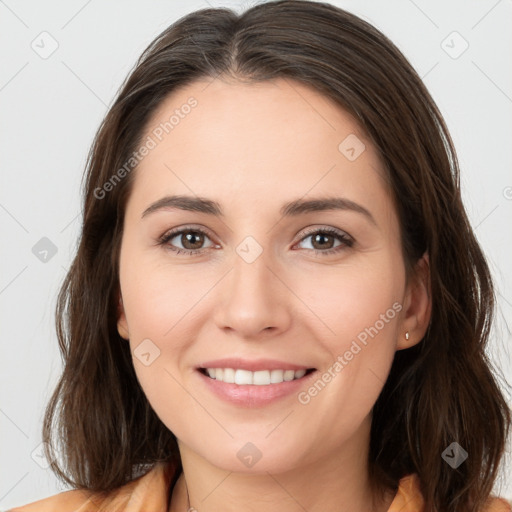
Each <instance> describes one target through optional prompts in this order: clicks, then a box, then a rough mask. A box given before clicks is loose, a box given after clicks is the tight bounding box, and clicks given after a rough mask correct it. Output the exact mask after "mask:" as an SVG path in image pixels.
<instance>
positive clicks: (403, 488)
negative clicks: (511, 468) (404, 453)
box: [388, 473, 512, 512]
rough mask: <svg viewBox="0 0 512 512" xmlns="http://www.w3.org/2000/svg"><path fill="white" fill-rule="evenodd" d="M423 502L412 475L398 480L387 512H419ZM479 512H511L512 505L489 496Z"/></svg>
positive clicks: (417, 480)
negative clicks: (396, 488)
mask: <svg viewBox="0 0 512 512" xmlns="http://www.w3.org/2000/svg"><path fill="white" fill-rule="evenodd" d="M424 506H425V501H424V499H423V496H422V495H421V491H420V482H419V477H418V475H417V474H416V473H412V474H410V475H407V476H405V477H403V478H402V479H401V480H400V483H399V488H398V492H397V493H396V496H395V499H394V501H393V502H392V504H391V507H390V508H389V509H388V512H421V511H423V510H424ZM481 512H512V503H511V502H510V501H507V500H506V499H504V498H501V497H498V496H493V495H491V496H489V498H488V499H487V501H486V502H485V506H484V507H483V509H482V511H481Z"/></svg>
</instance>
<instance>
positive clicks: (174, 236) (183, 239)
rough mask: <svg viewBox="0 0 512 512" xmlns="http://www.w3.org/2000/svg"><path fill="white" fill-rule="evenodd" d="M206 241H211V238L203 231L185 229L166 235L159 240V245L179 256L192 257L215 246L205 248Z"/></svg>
mask: <svg viewBox="0 0 512 512" xmlns="http://www.w3.org/2000/svg"><path fill="white" fill-rule="evenodd" d="M206 239H208V240H209V239H210V238H209V236H208V235H207V234H206V233H205V232H204V231H202V230H201V229H190V228H183V229H179V230H174V231H171V232H168V233H166V234H164V235H163V236H162V237H161V238H160V239H159V244H160V245H163V246H165V247H166V248H168V249H170V250H171V251H174V252H176V253H177V254H181V253H187V254H190V255H192V254H197V253H199V252H202V250H203V249H206V248H208V247H211V246H213V244H211V245H210V246H207V247H203V245H204V243H205V240H206ZM180 245H181V247H180Z"/></svg>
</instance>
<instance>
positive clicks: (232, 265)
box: [13, 0, 510, 512]
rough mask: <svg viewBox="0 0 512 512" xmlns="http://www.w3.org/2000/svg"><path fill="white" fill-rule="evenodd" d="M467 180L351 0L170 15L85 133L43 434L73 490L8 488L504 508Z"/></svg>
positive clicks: (114, 500)
mask: <svg viewBox="0 0 512 512" xmlns="http://www.w3.org/2000/svg"><path fill="white" fill-rule="evenodd" d="M458 180H459V170H458V162H457V158H456V154H455V150H454V147H453V143H452V141H451V139H450V136H449V134H448V131H447V129H446V126H445V123H444V121H443V118H442V116H441V114H440V112H439V111H438V109H437V107H436V105H435V103H434V101H433V100H432V98H431V96H430V95H429V93H428V91H427V90H426V89H425V87H424V85H423V84H422V82H421V80H420V78H419V77H418V75H417V74H416V73H415V71H414V70H413V68H412V67H411V65H410V64H409V63H408V62H407V61H406V59H405V58H404V56H403V55H402V54H401V53H400V52H399V50H398V49H397V48H396V47H395V46H394V45H393V44H392V43H391V42H390V41H389V40H388V39H387V38H386V37H385V36H384V35H383V34H382V33H380V32H379V31H377V30H376V29H375V28H374V27H372V26H371V25H369V24H367V23H366V22H364V21H362V20H361V19H359V18H357V17H356V16H354V15H352V14H350V13H348V12H345V11H343V10H341V9H338V8H336V7H333V6H331V5H328V4H326V3H316V2H309V1H296V0H284V1H276V2H269V3H264V4H260V5H257V6H255V7H253V8H251V9H249V10H248V11H246V12H245V13H243V14H241V15H240V16H238V15H236V14H235V13H234V12H232V11H230V10H227V9H205V10H202V11H198V12H196V13H192V14H190V15H188V16H185V17H184V18H182V19H181V20H179V21H178V22H177V23H175V24H174V25H172V26H171V27H169V28H168V29H167V30H166V31H164V32H163V33H162V34H161V35H160V36H159V37H158V38H157V39H156V40H155V41H154V42H153V43H152V44H151V45H150V46H149V48H148V49H147V50H146V51H145V52H144V53H143V55H142V56H141V58H140V59H139V61H138V63H137V66H136V67H135V69H134V70H133V72H132V73H131V75H130V76H129V77H128V79H127V81H126V83H125V84H124V86H123V87H122V90H121V92H120V93H119V95H118V98H117V100H116V101H115V103H114V105H113V106H112V108H111V109H110V111H109V112H108V114H107V116H106V118H105V120H104V122H103V124H102V126H101V127H100V130H99V132H98V134H97V137H96V140H95V143H94V145H93V148H92V150H91V153H90V158H89V161H88V166H87V175H86V189H85V197H84V223H83V229H82V235H81V239H80V245H79V248H78V252H77V255H76V257H75V260H74V262H73V265H72V267H71V269H70V271H69V274H68V276H67V278H66V280H65V283H64V285H63V287H62V290H61V293H60V296H59V305H58V309H57V318H58V335H59V340H60V346H61V350H62V352H63V354H64V357H65V367H64V371H63V375H62V378H61V380H60V382H59V384H58V386H57V389H56V390H55V393H54V395H53V397H52V399H51V401H50V403H49V405H48V409H47V411H46V416H45V423H44V432H43V439H44V440H45V441H46V442H47V443H48V444H47V445H45V446H46V448H47V453H46V456H47V457H48V459H49V460H51V461H52V463H51V467H52V469H53V470H54V471H55V472H56V474H57V475H58V476H59V477H60V478H61V479H62V480H63V481H64V482H67V483H69V484H71V485H72V486H73V487H75V488H76V490H72V491H67V492H63V493H60V494H58V495H55V496H52V497H49V498H46V499H44V500H40V501H38V502H35V503H32V504H28V505H25V506H22V507H18V508H15V509H13V511H16V512H29V511H32V510H38V511H45V510H52V511H55V510H58V511H60V510H62V511H63V510H77V511H78V510H80V511H85V510H87V511H93V510H94V511H100V510H101V511H114V510H123V511H130V512H135V511H139V512H142V511H144V512H153V511H155V512H156V511H166V510H172V511H173V512H174V511H181V510H183V511H185V510H197V511H199V512H203V511H204V512H209V511H214V510H223V511H230V510H235V509H236V510H240V509H242V510H253V511H262V510H265V511H266V512H268V511H274V510H280V511H283V510H285V511H288V510H289V511H292V510H293V511H295V510H308V511H311V512H313V511H318V510H342V511H354V510H365V511H373V512H385V511H389V512H398V511H399V510H400V511H410V512H412V511H426V512H433V511H453V512H455V511H457V512H458V511H468V512H469V511H487V512H490V511H494V512H497V511H510V504H508V503H507V502H506V500H504V499H502V498H498V497H494V496H492V495H491V494H490V493H491V490H492V487H493V483H494V481H495V479H496V476H497V472H498V469H499V464H500V461H501V458H502V455H503V452H504V447H505V442H506V439H507V435H508V431H509V427H510V411H509V409H508V407H507V403H506V401H505V399H504V397H503V395H502V393H501V392H500V389H499V387H498V385H497V381H496V379H495V377H494V375H493V373H492V371H491V367H490V365H489V362H488V361H487V359H486V357H485V351H484V349H485V346H486V343H487V340H488V335H489V328H490V325H491V320H492V313H493V306H494V291H493V285H492V282H491V277H490V273H489V269H488V266H487V264H486V261H485V259H484V257H483V254H482V251H481V249H480V247H479V245H478V243H477V241H476V239H475V236H474V234H473V232H472V230H471V227H470V224H469V222H468V219H467V216H466V213H465V210H464V207H463V204H462V201H461V196H460V189H459V182H458ZM55 435H58V436H59V440H60V445H59V444H58V443H55V442H54V441H55ZM58 447H60V450H61V456H60V457H59V460H57V459H56V449H57V448H58Z"/></svg>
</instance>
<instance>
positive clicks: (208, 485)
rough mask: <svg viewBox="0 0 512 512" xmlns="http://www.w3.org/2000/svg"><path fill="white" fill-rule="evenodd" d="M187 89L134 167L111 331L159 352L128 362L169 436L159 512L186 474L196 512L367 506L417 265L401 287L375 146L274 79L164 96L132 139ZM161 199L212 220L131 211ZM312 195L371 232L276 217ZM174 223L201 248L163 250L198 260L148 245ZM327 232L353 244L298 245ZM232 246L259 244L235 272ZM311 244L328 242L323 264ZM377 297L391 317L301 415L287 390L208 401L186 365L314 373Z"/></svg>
mask: <svg viewBox="0 0 512 512" xmlns="http://www.w3.org/2000/svg"><path fill="white" fill-rule="evenodd" d="M190 96H193V97H194V98H196V99H197V101H198V105H197V106H196V107H195V108H194V109H193V110H192V111H191V113H190V114H189V115H188V116H185V117H184V118H183V119H181V120H180V123H179V124H178V125H176V126H175V127H174V129H173V130H172V131H170V132H169V134H168V135H167V136H166V137H165V138H164V139H163V140H162V141H161V142H160V143H159V144H158V145H157V146H156V147H155V148H154V149H152V150H151V151H150V152H149V154H148V155H147V156H146V157H145V158H144V159H143V160H142V162H141V163H140V164H139V166H138V168H137V169H136V170H135V171H133V172H135V173H136V175H135V176H134V178H135V181H134V184H133V185H134V186H133V190H132V192H131V195H130V197H129V200H128V203H127V207H126V212H125V219H124V232H123V238H122V246H121V254H120V262H119V263H120V288H121V297H120V299H121V302H120V309H119V318H118V330H119V333H120V335H121V336H122V337H123V338H125V339H126V340H129V343H130V348H131V350H132V353H133V351H134V350H135V349H136V348H137V346H138V345H139V344H140V343H141V342H142V340H144V339H147V338H149V339H150V340H151V341H152V343H154V344H155V345H156V346H158V348H159V349H160V356H159V357H157V358H156V359H155V360H154V361H153V362H152V363H151V364H150V365H149V366H145V365H144V364H142V363H141V361H139V359H138V358H137V357H133V363H134V367H135V371H136V373H137V377H138V379H139V381H140V384H141V386H142V388H143V390H144V392H145V394H146V396H147V398H148V400H149V402H150V403H151V405H152V407H153V408H154V410H155V411H156V413H157V414H158V416H159V417H160V418H161V420H162V421H163V423H164V424H165V425H166V426H167V427H168V428H169V429H170V430H171V431H172V432H173V433H174V434H175V435H176V437H177V439H178V444H179V448H180V453H181V457H182V462H183V468H184V473H183V474H182V475H181V476H180V479H179V480H178V482H177V484H176V486H175V489H174V492H173V496H172V504H171V505H172V507H171V508H172V510H176V511H180V510H183V511H185V510H187V506H188V502H187V492H186V488H185V481H186V486H187V488H188V494H189V496H190V505H191V506H193V507H195V508H196V509H197V510H198V511H200V512H210V511H218V510H223V511H225V512H229V511H234V510H237V511H238V510H247V511H263V510H264V511H265V512H274V511H277V510H279V511H280V512H283V511H285V512H286V511H289V512H292V511H294V512H295V511H299V510H303V509H305V510H308V511H310V512H316V511H320V510H322V511H324V510H340V511H354V510H367V511H377V512H384V511H386V510H387V509H388V508H389V505H390V503H391V501H392V500H393V497H394V493H393V492H391V491H389V492H388V493H386V494H385V496H384V497H383V498H381V497H380V495H378V494H377V493H376V491H375V490H374V489H372V488H371V486H370V484H369V481H368V466H367V455H368V447H369V435H370V425H371V412H372V407H373V405H374V403H375V401H376V400H377V398H378V396H379V393H380V391H381V390H382V387H383V385H384V382H385V380H386V378H387V375H388V374H389V370H390V367H391V363H392V360H393V356H394V353H395V351H396V350H401V349H404V348H407V347H410V346H412V345H414V344H416V343H418V342H419V341H420V340H421V339H422V337H423V335H424V333H425V331H426V328H427V325H428V321H429V317H430V309H431V304H430V298H429V290H428V258H427V257H426V256H424V258H422V259H421V260H420V261H419V263H418V265H417V267H416V272H415V274H414V275H413V276H412V277H411V278H410V279H406V273H405V265H404V260H403V256H402V250H401V240H400V227H399V222H398V218H397V214H396V210H395V207H394V204H393V201H392V199H391V195H390V193H389V190H388V189H387V186H386V184H385V182H384V180H383V173H384V171H383V167H382V164H381V162H380V160H379V157H378V154H377V153H376V151H375V150H374V148H373V146H372V144H371V143H370V141H369V140H368V139H367V138H366V137H365V135H364V133H363V132H362V130H361V129H360V127H359V126H358V124H357V123H356V121H355V120H354V118H353V117H352V116H350V115H349V114H348V113H346V112H345V111H344V110H342V109H341V108H340V107H339V106H337V105H336V104H335V103H333V102H331V101H330V100H329V99H328V98H326V97H324V96H323V95H321V94H320V93H319V92H317V91H316V90H314V89H310V88H309V87H307V86H305V85H301V84H300V83H298V82H295V81H290V80H285V79H278V80H275V81H271V82H270V81H267V82H262V83H259V84H250V85H248V84H241V83H237V82H236V81H234V80H229V81H228V80H227V79H219V78H217V79H215V80H213V81H211V80H209V81H198V82H194V83H193V84H190V85H188V86H187V87H185V88H183V89H181V90H178V91H175V92H174V93H173V94H172V95H170V96H169V97H168V98H166V100H165V101H164V102H163V103H162V104H161V106H160V108H159V109H158V110H157V111H156V112H155V113H154V114H153V116H152V119H151V120H150V122H149V124H148V126H147V127H146V132H145V135H144V139H145V138H146V137H147V136H148V135H151V133H152V129H154V127H156V126H158V125H159V123H161V122H165V121H166V120H168V119H169V117H170V116H171V115H172V113H173V112H174V110H175V109H176V108H180V106H181V105H183V104H185V103H186V101H187V99H188V98H189V97H190ZM349 134H355V135H356V136H357V137H358V138H359V140H360V141H362V142H363V143H364V144H365V147H366V149H365V150H364V151H363V152H362V153H361V155H360V156H359V157H358V158H357V159H355V160H354V161H350V160H349V159H347V158H346V156H345V155H344V154H343V153H342V152H340V150H339V149H338V146H339V144H340V142H342V141H343V140H344V139H345V138H346V137H347V136H348V135H349ZM171 194H183V195H190V196H192V197H194V196H200V197H206V198H210V199H212V200H215V201H217V202H218V203H219V204H220V205H221V206H222V208H223V210H224V212H225V216H224V218H218V217H215V216H212V215H208V214H205V213H200V212H192V211H183V210H179V209H167V210H159V211H155V212H153V213H151V214H149V215H146V216H145V217H144V218H141V216H142V213H143V212H144V210H145V209H146V208H148V206H149V205H151V204H152V203H153V202H155V201H157V200H158V199H160V198H162V197H163V196H165V195H171ZM318 196H330V197H332V196H340V197H344V198H347V199H350V200H351V201H354V202H355V203H358V204H359V205H361V206H363V207H364V208H366V209H367V210H368V211H369V212H370V213H371V215H372V216H373V218H374V220H375V224H373V223H372V222H371V221H370V220H368V218H367V217H366V216H365V215H363V214H361V213H358V212H355V211H349V210H343V211H342V210H339V211H338V210H333V211H323V212H310V213H304V214H301V215H300V216H297V217H289V218H287V217H283V216H281V215H280V214H279V209H280V207H281V206H282V204H284V203H285V202H288V201H292V200H295V199H299V198H304V199H310V198H312V197H318ZM190 225H192V227H190V228H189V229H191V230H192V231H193V230H194V228H202V229H203V230H206V231H207V232H208V233H210V234H209V235H207V236H205V237H204V239H202V244H201V238H199V241H198V239H197V238H196V239H195V240H193V241H192V245H190V243H189V245H187V239H186V238H185V237H184V236H182V235H176V236H174V237H173V238H172V240H171V241H169V242H167V246H169V245H171V244H174V247H176V248H181V249H183V248H188V249H190V248H194V247H196V248H197V247H198V248H199V250H200V251H202V252H201V253H200V254H198V255H194V256H190V255H187V254H176V253H173V252H172V251H171V250H169V249H168V248H166V247H165V246H162V245H158V243H157V242H158V239H159V237H161V236H162V235H163V234H165V233H166V232H168V231H169V230H170V229H173V228H179V227H182V226H183V227H189V226H190ZM329 227H330V228H334V229H337V230H339V231H341V232H344V233H346V234H347V235H349V236H350V237H351V238H352V239H353V240H355V242H354V244H353V245H352V247H350V246H348V245H345V244H344V243H343V241H340V240H339V239H337V238H336V236H334V237H333V238H330V235H326V236H327V239H326V240H325V241H324V242H323V244H324V245H320V244H321V243H322V241H320V243H317V244H315V243H314V238H315V237H314V235H313V236H312V235H307V234H305V230H306V228H318V229H319V231H321V229H322V228H329ZM247 236H251V237H253V238H254V239H255V240H256V241H257V243H258V244H259V246H260V247H261V248H262V250H263V252H262V253H261V255H260V256H259V257H258V258H257V259H256V260H255V261H253V262H252V263H248V262H247V261H246V260H244V259H243V258H242V257H241V256H240V255H239V254H238V253H237V251H236V249H237V247H238V246H239V244H240V243H241V242H242V241H243V240H244V239H245V238H246V237H247ZM194 244H195V245H194ZM328 248H335V249H336V248H341V250H338V252H336V253H333V254H329V255H323V254H322V253H321V251H325V250H327V249H328ZM314 249H317V251H318V253H317V254H316V255H315V251H314ZM251 250H253V249H251ZM394 303H398V304H400V305H401V306H402V310H401V311H400V312H399V314H397V315H396V316H394V318H393V319H391V320H389V321H388V322H387V323H385V325H384V327H383V328H382V329H380V330H379V332H378V334H377V335H376V336H374V337H373V338H370V339H369V342H368V344H367V345H366V346H365V347H364V348H363V349H362V350H361V351H360V352H359V353H358V354H357V355H355V356H354V357H353V359H352V360H351V361H349V362H348V364H347V365H346V366H344V368H343V370H342V371H341V372H339V373H338V374H337V376H336V377H335V378H333V379H332V380H331V381H330V382H329V383H328V384H327V385H326V387H325V388H324V389H323V390H321V392H319V393H318V394H317V395H316V396H315V397H313V398H312V399H311V400H310V402H309V403H307V404H305V405H303V404H301V403H299V401H298V400H297V395H296V394H291V395H290V396H287V397H285V398H283V399H281V400H279V401H278V402H276V403H274V404H271V405H267V406H264V407H256V408H251V407H237V406H235V405H232V404H229V403H226V402H224V401H222V400H221V399H219V398H217V397H216V396H214V395H213V394H211V392H210V391H209V390H208V389H207V387H206V386H205V385H204V384H203V383H202V381H201V377H200V376H199V375H198V373H197V371H196V370H195V367H196V366H197V365H198V364H200V363H201V362H202V361H206V360H211V359H217V358H221V357H230V356H240V357H245V358H248V359H256V358H274V359H279V360H284V361H288V362H291V363H295V364H300V365H306V366H307V367H314V368H316V369H317V370H319V372H318V373H319V374H321V373H322V372H323V371H326V370H327V369H328V368H329V367H332V365H333V363H334V362H335V361H336V358H337V356H338V355H343V354H344V353H345V352H346V351H347V350H348V349H349V348H350V346H351V343H352V341H353V340H354V339H356V337H357V335H358V334H359V333H361V332H362V331H364V329H365V328H367V327H369V326H374V325H375V323H376V321H377V320H378V319H379V318H380V315H381V314H384V313H385V312H386V311H387V310H388V309H389V308H391V307H392V305H393V304H394ZM406 332H409V340H406V339H405V333H406ZM309 385H310V384H309ZM309 385H308V386H305V387H304V389H305V390H307V388H308V387H309ZM248 441H250V442H251V443H253V444H254V445H255V446H256V447H257V448H258V450H259V451H260V452H261V454H262V457H261V459H260V460H259V461H258V462H257V463H256V464H254V465H253V466H252V467H250V468H249V467H246V466H245V465H244V464H242V463H241V461H240V460H239V459H238V457H237V453H238V451H239V450H240V449H241V448H242V447H243V446H244V445H245V444H246V443H247V442H248ZM302 507H303V508H302Z"/></svg>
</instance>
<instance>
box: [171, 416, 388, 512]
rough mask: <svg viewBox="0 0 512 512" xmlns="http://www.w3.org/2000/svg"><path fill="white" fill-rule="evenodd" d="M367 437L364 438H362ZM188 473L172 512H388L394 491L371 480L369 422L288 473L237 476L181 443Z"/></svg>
mask: <svg viewBox="0 0 512 512" xmlns="http://www.w3.org/2000/svg"><path fill="white" fill-rule="evenodd" d="M362 434H364V435H362ZM179 447H180V455H181V459H182V464H183V473H182V474H181V475H180V477H179V479H178V481H177V482H176V485H175V486H174V489H173V493H172V499H171V508H170V511H171V512H187V511H189V510H190V511H191V512H194V510H196V511H199V512H213V511H218V510H222V511H223V512H234V511H237V512H238V511H240V510H244V511H247V512H263V511H265V512H278V511H279V512H292V511H293V512H296V511H297V510H307V511H308V512H320V511H322V512H325V511H326V510H336V511H339V512H349V511H350V512H353V511H354V510H365V511H367V512H387V510H388V508H389V506H390V504H391V502H392V500H393V497H394V492H393V491H392V490H387V491H386V492H385V493H378V492H377V491H376V490H375V489H373V488H372V487H371V484H370V480H369V478H368V463H367V460H368V447H369V424H364V425H361V428H360V429H359V430H358V432H356V433H355V434H354V436H353V437H352V438H350V439H349V440H346V441H345V442H344V443H343V444H342V445H340V446H339V447H338V449H336V450H331V451H329V453H328V454H326V455H324V456H323V457H317V458H315V459H314V460H312V461H311V462H308V463H307V464H304V465H301V467H296V468H291V469H289V470H287V471H284V472H279V473H271V472H268V471H265V472H264V473H237V472H233V471H229V470H224V469H221V468H218V467H216V466H214V465H212V464H211V463H210V462H209V461H207V460H206V459H204V458H203V457H201V456H200V455H198V454H197V453H195V452H194V451H193V450H192V449H190V447H188V446H187V445H184V444H183V443H181V442H179Z"/></svg>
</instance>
